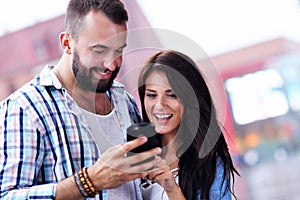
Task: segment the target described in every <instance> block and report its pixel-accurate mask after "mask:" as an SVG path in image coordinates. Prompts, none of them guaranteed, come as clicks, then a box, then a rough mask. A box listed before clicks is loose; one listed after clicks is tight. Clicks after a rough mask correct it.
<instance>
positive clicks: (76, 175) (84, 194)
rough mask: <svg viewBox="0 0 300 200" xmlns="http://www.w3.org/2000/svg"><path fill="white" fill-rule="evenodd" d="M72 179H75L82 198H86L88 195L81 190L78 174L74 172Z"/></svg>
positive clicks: (81, 185)
mask: <svg viewBox="0 0 300 200" xmlns="http://www.w3.org/2000/svg"><path fill="white" fill-rule="evenodd" d="M74 179H75V183H76V185H77V187H78V189H79V191H80V193H81V194H82V196H84V197H85V198H86V197H88V196H89V195H88V193H87V192H86V191H85V189H84V188H83V184H82V183H81V181H80V177H79V172H76V173H75V174H74Z"/></svg>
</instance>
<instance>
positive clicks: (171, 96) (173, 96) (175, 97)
mask: <svg viewBox="0 0 300 200" xmlns="http://www.w3.org/2000/svg"><path fill="white" fill-rule="evenodd" d="M167 96H168V97H169V98H171V99H177V96H176V94H168V95H167Z"/></svg>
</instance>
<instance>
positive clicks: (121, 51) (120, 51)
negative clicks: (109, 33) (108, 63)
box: [115, 49, 123, 54]
mask: <svg viewBox="0 0 300 200" xmlns="http://www.w3.org/2000/svg"><path fill="white" fill-rule="evenodd" d="M115 53H116V54H122V53H123V49H122V50H117V51H115Z"/></svg>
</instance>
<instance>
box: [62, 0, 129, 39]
mask: <svg viewBox="0 0 300 200" xmlns="http://www.w3.org/2000/svg"><path fill="white" fill-rule="evenodd" d="M92 10H95V11H99V12H102V13H103V14H105V15H106V16H107V17H108V18H109V19H110V20H111V21H112V22H114V23H116V24H125V23H126V22H127V21H128V14H127V11H126V9H125V7H124V4H123V3H122V2H121V1H120V0H70V2H69V5H68V8H67V12H66V17H65V30H66V31H68V32H69V33H71V35H72V36H73V38H74V39H78V33H79V32H80V30H81V29H82V28H83V24H82V22H83V19H84V17H85V16H86V15H87V14H88V13H89V12H90V11H92Z"/></svg>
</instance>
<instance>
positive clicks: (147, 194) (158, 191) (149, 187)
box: [142, 175, 178, 200]
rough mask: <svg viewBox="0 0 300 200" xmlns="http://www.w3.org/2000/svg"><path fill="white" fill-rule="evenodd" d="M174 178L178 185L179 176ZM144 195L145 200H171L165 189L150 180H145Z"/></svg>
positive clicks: (143, 184)
mask: <svg viewBox="0 0 300 200" xmlns="http://www.w3.org/2000/svg"><path fill="white" fill-rule="evenodd" d="M174 177H175V181H176V183H178V176H177V175H175V176H174ZM142 195H143V200H169V198H168V195H167V193H166V192H165V190H164V188H163V187H162V186H160V185H159V184H158V183H155V182H152V181H150V180H145V182H144V181H143V182H142Z"/></svg>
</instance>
